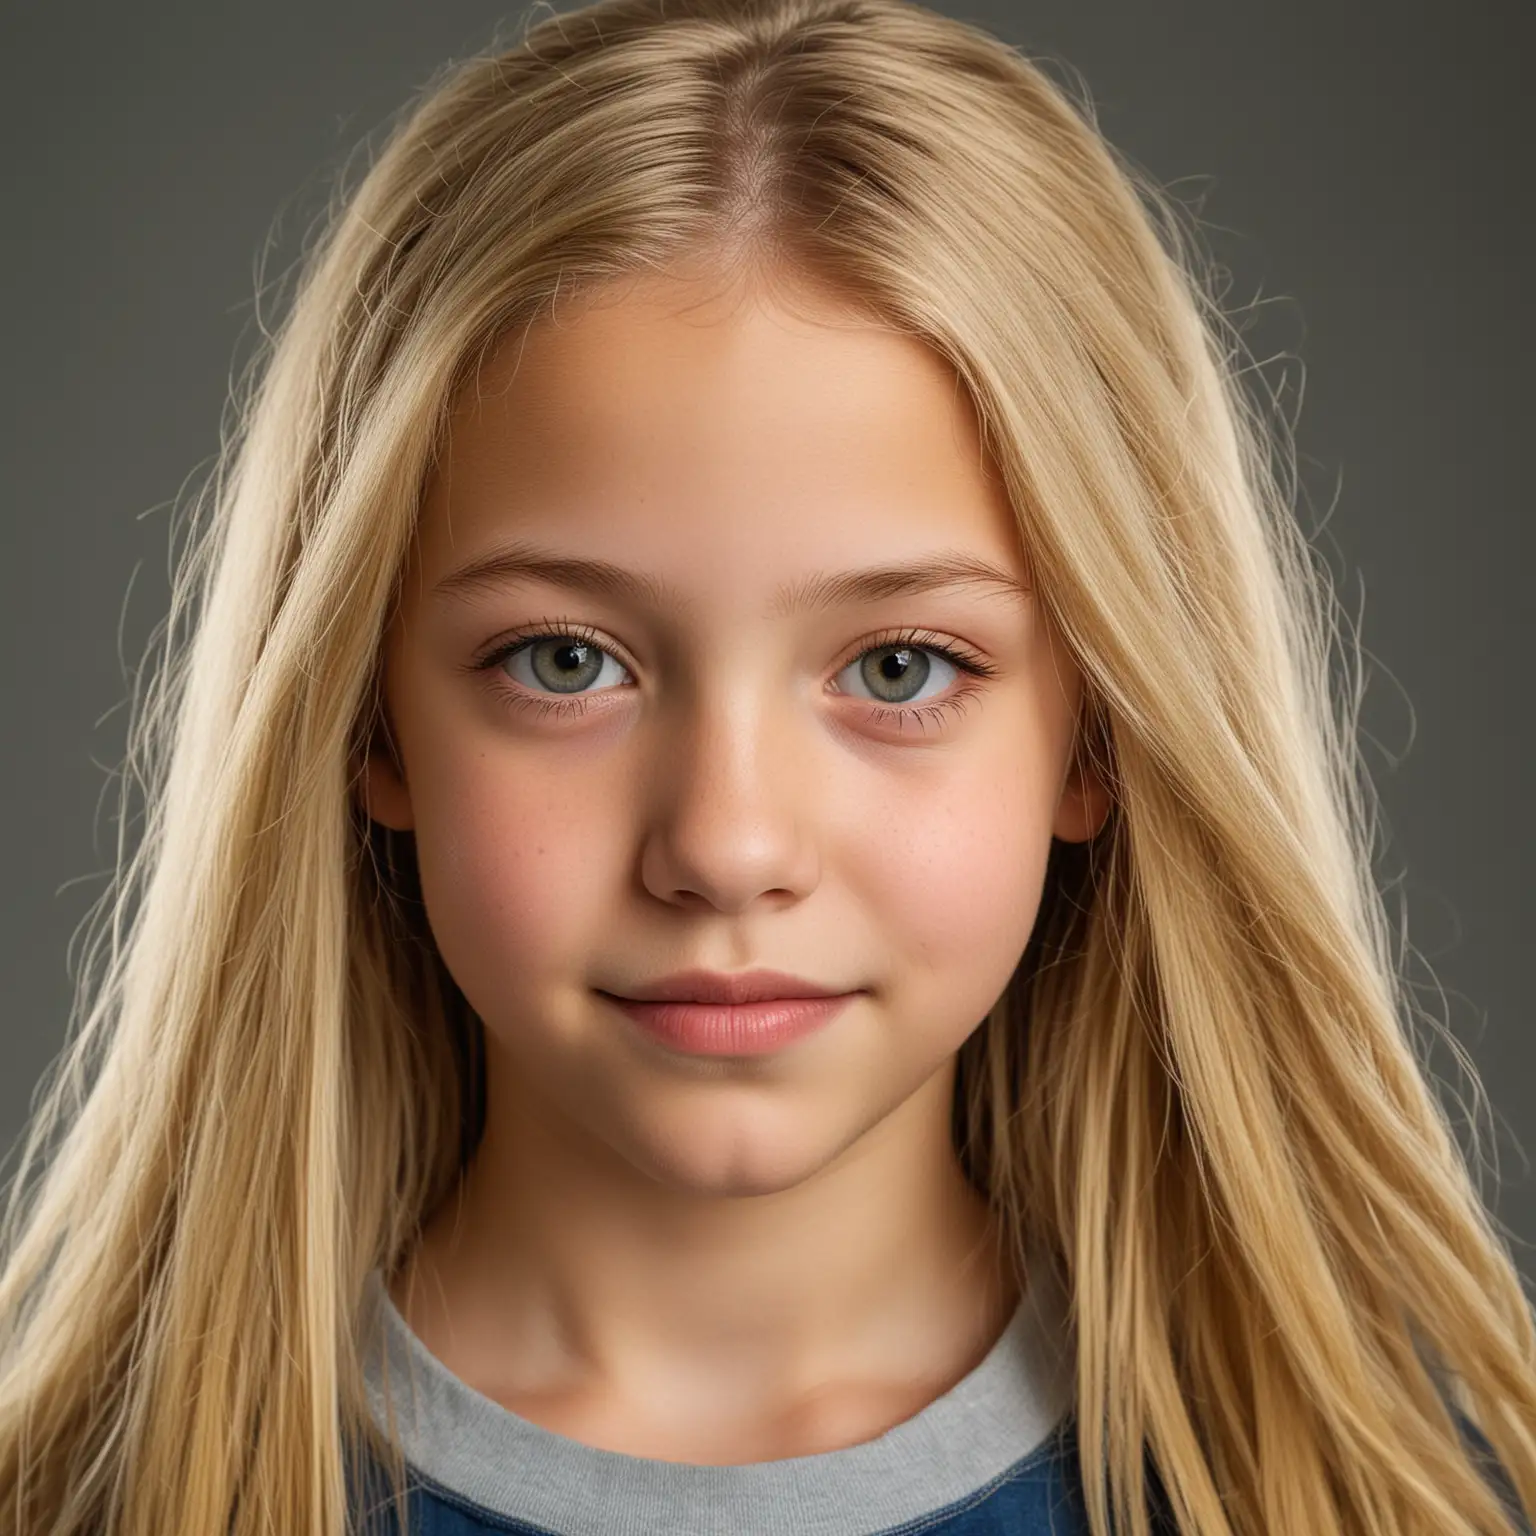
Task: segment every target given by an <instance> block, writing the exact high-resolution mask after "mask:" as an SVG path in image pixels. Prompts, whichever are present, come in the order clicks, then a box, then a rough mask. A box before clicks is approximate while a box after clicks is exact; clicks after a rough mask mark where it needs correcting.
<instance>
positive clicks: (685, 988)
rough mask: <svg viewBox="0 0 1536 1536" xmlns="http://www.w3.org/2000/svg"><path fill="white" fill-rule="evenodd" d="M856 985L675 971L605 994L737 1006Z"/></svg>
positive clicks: (828, 993)
mask: <svg viewBox="0 0 1536 1536" xmlns="http://www.w3.org/2000/svg"><path fill="white" fill-rule="evenodd" d="M857 990H859V989H858V988H853V987H834V986H824V985H823V984H822V983H820V982H817V981H809V980H807V979H806V978H805V977H803V976H792V975H791V974H790V973H789V972H788V971H771V970H755V971H704V970H691V971H676V972H674V973H673V974H672V975H670V976H663V977H661V978H659V979H658V980H656V981H649V982H641V983H639V984H637V985H635V986H629V987H624V988H622V989H615V990H612V991H607V990H606V989H605V995H606V996H609V997H617V998H620V999H624V1000H628V1001H631V1002H637V1003H713V1004H715V1005H717V1006H721V1007H725V1006H730V1007H735V1006H738V1005H743V1004H748V1003H766V1002H774V1003H780V1002H792V1001H801V1000H805V999H817V998H829V997H846V996H847V995H848V994H849V993H850V992H853V991H857Z"/></svg>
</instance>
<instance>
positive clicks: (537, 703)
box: [468, 619, 998, 729]
mask: <svg viewBox="0 0 1536 1536" xmlns="http://www.w3.org/2000/svg"><path fill="white" fill-rule="evenodd" d="M540 640H579V641H581V642H582V643H583V644H584V645H590V646H594V647H595V648H596V649H598V650H600V651H602V652H603V653H604V654H605V655H608V656H612V657H613V658H614V659H615V660H616V661H618V662H620V663H621V664H624V665H627V663H624V658H623V657H622V656H620V655H618V653H617V652H616V651H615V650H614V649H613V647H612V646H611V645H609V644H607V643H606V642H605V641H604V640H603V639H602V637H601V636H600V635H598V634H597V632H596V631H595V630H593V629H592V628H590V627H589V626H588V625H585V624H580V623H573V622H568V621H567V620H565V619H540V620H538V622H537V623H536V624H534V625H532V626H530V627H528V628H527V629H523V630H519V631H516V632H515V633H513V634H511V635H508V636H504V637H503V638H502V639H500V640H498V641H497V642H496V643H495V645H494V646H493V647H492V648H491V650H490V651H489V652H488V653H486V654H484V655H482V656H480V657H477V658H476V659H475V660H474V661H472V662H471V663H470V664H469V668H468V670H469V671H471V672H489V671H490V670H491V669H492V668H494V667H497V666H499V665H500V664H501V663H502V662H504V661H505V660H506V659H507V657H509V656H510V655H511V654H512V653H513V652H514V651H516V650H519V649H520V648H521V647H523V646H525V645H531V644H536V643H537V642H539V641H540ZM902 645H906V646H912V647H914V648H915V649H918V650H924V651H928V652H930V653H932V654H933V655H936V656H940V657H942V658H943V659H944V660H945V661H947V662H949V663H950V665H951V666H953V667H955V668H956V669H957V670H958V671H959V672H961V673H962V674H963V675H965V676H968V677H972V678H991V677H995V676H996V675H997V670H998V669H997V668H996V667H994V666H993V665H992V664H991V663H990V662H988V661H985V660H984V659H983V658H982V657H980V656H978V655H976V654H975V652H973V651H970V650H967V649H965V648H963V647H958V646H956V645H955V644H954V643H953V642H945V641H944V639H943V637H942V636H940V635H936V634H934V633H933V632H932V631H931V630H926V629H893V630H885V631H882V632H881V633H880V634H877V635H874V636H871V637H870V638H869V639H867V640H864V641H862V642H861V643H860V645H859V647H858V649H857V650H855V651H853V652H852V653H850V655H849V656H848V657H847V659H846V660H845V661H844V662H843V663H842V664H841V665H840V666H839V667H838V669H837V670H838V671H839V672H841V671H843V670H844V668H846V667H847V666H848V665H849V664H850V663H851V662H855V661H857V660H858V659H859V658H860V657H861V656H865V655H867V654H868V653H869V652H870V651H878V650H884V649H885V648H887V647H889V646H902ZM491 686H492V687H493V689H494V690H495V692H496V693H497V694H498V696H499V697H500V698H501V699H502V701H503V702H505V703H506V704H508V705H509V706H511V707H512V708H513V709H519V710H530V709H531V710H536V711H537V712H538V715H539V718H540V719H543V718H545V717H546V716H548V715H558V716H562V717H574V716H578V715H581V714H584V713H585V712H586V709H587V702H588V698H589V697H590V696H589V695H579V694H573V695H571V696H569V697H567V698H559V697H556V696H553V695H551V696H549V697H545V696H543V695H536V694H530V693H528V692H526V691H525V690H523V689H522V688H521V687H520V686H519V685H517V684H514V683H512V682H511V681H510V680H508V681H507V683H506V684H505V685H503V684H502V683H500V682H493V683H492V685H491ZM978 691H979V689H978V687H977V686H976V685H975V684H974V683H972V684H970V685H968V686H966V687H963V688H959V689H957V690H956V691H955V692H953V693H951V694H950V695H949V696H948V697H947V698H945V699H942V700H938V701H935V702H934V703H931V704H921V705H917V706H913V707H907V708H891V707H889V706H885V705H881V706H877V707H876V708H875V709H874V716H873V717H874V719H876V720H877V721H880V722H882V723H883V722H886V721H890V720H894V721H895V722H896V724H897V727H898V729H900V728H904V727H905V725H906V722H907V721H909V720H912V719H914V718H916V719H917V720H918V721H919V722H921V721H922V720H923V719H924V718H931V719H932V720H933V721H934V723H935V724H936V725H942V724H943V715H944V712H945V711H946V710H951V711H953V712H954V713H955V714H957V715H958V714H959V713H961V711H963V710H964V709H965V708H966V706H967V705H968V704H969V702H970V700H971V698H972V697H973V696H974V695H975V694H976V693H977V692H978ZM866 702H868V701H866Z"/></svg>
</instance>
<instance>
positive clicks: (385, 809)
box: [361, 742, 416, 832]
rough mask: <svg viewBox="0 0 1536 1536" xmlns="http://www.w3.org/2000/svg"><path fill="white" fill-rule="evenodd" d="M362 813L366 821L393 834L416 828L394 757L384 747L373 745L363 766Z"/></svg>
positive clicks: (408, 789)
mask: <svg viewBox="0 0 1536 1536" xmlns="http://www.w3.org/2000/svg"><path fill="white" fill-rule="evenodd" d="M361 788H362V802H363V809H364V810H365V811H366V812H367V813H368V815H369V817H370V818H371V819H372V820H374V821H377V822H379V823H380V824H381V825H383V826H386V827H388V828H390V829H391V831H394V832H409V831H410V830H411V829H412V828H413V827H414V826H415V825H416V822H415V818H414V817H413V816H412V815H411V791H410V787H409V786H408V785H407V784H406V782H405V774H404V772H403V770H402V769H401V766H400V764H399V762H398V760H397V759H396V757H395V754H394V753H393V752H392V751H391V750H390V748H389V746H388V745H387V744H386V743H383V742H380V743H376V744H375V745H374V746H373V747H372V748H371V749H370V750H369V753H368V756H367V758H366V759H365V760H364V762H363V773H362V785H361Z"/></svg>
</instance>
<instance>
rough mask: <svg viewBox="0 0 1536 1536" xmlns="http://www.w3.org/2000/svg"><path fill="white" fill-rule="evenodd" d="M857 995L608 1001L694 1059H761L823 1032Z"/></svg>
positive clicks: (606, 993) (618, 998) (674, 1048)
mask: <svg viewBox="0 0 1536 1536" xmlns="http://www.w3.org/2000/svg"><path fill="white" fill-rule="evenodd" d="M858 995H859V994H858V993H857V992H842V993H839V994H838V995H837V996H836V997H780V998H775V999H773V1000H771V1001H768V1002H761V1003H729V1004H720V1003H643V1002H637V1001H636V1000H635V999H634V998H629V997H615V996H614V995H613V994H612V993H608V992H605V993H604V994H603V996H604V997H606V998H608V1000H609V1001H610V1002H612V1003H615V1004H617V1005H618V1007H619V1008H621V1009H622V1010H623V1011H624V1012H625V1013H626V1014H628V1016H629V1017H630V1018H631V1019H633V1020H634V1021H635V1023H637V1024H638V1025H639V1026H640V1027H641V1028H642V1029H643V1030H645V1032H646V1033H647V1034H649V1035H651V1036H653V1037H654V1038H655V1039H657V1040H659V1041H660V1042H661V1043H662V1044H663V1045H665V1046H668V1047H670V1048H671V1049H672V1050H675V1051H686V1052H688V1053H689V1054H690V1055H694V1056H761V1055H763V1054H765V1053H766V1052H768V1051H776V1050H778V1049H779V1047H780V1046H785V1045H790V1044H792V1043H793V1042H794V1041H796V1040H799V1039H801V1038H803V1037H804V1036H806V1035H809V1034H811V1033H812V1032H813V1031H815V1030H818V1029H820V1028H821V1027H822V1025H824V1024H827V1023H829V1022H830V1021H831V1020H832V1018H833V1017H834V1015H836V1014H837V1013H838V1012H840V1011H841V1009H842V1008H843V1007H844V1006H845V1005H846V1004H847V1003H848V1002H849V1001H850V1000H851V999H852V998H855V997H857V996H858Z"/></svg>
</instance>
